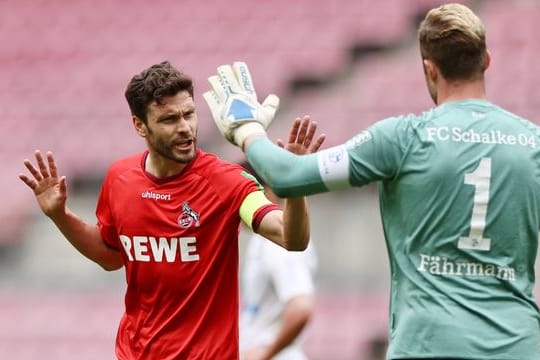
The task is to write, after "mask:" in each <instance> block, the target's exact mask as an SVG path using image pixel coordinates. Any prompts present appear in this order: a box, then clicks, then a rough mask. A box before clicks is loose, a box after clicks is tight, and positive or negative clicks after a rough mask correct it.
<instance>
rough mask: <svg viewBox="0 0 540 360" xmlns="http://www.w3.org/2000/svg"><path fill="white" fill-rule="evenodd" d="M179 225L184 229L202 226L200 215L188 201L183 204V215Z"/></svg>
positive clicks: (180, 217)
mask: <svg viewBox="0 0 540 360" xmlns="http://www.w3.org/2000/svg"><path fill="white" fill-rule="evenodd" d="M178 225H180V226H181V227H182V228H184V229H185V228H188V227H191V226H195V227H199V226H200V225H201V223H200V215H199V213H198V212H196V211H195V210H193V209H192V208H191V207H190V206H189V203H188V202H187V201H184V203H183V204H182V213H181V214H180V216H179V217H178Z"/></svg>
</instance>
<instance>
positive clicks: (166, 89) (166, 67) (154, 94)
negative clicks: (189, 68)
mask: <svg viewBox="0 0 540 360" xmlns="http://www.w3.org/2000/svg"><path fill="white" fill-rule="evenodd" d="M183 90H185V91H187V92H188V93H189V94H190V95H191V97H193V80H192V79H191V77H189V76H188V75H186V74H184V73H182V72H181V71H179V70H178V69H176V68H175V67H174V66H172V65H171V63H170V62H169V61H163V62H161V63H159V64H155V65H152V66H150V67H149V68H148V69H145V70H143V71H142V72H141V73H140V74H138V75H135V76H134V77H133V78H132V79H131V81H130V82H129V84H128V86H127V88H126V92H125V97H126V100H127V102H128V104H129V109H130V110H131V114H132V115H134V116H137V117H138V118H139V119H141V120H142V121H143V122H144V123H145V124H146V121H147V118H146V112H147V109H148V105H150V104H151V103H152V102H154V101H156V102H157V103H158V104H161V100H162V99H163V98H164V97H166V96H173V95H176V94H177V93H178V92H180V91H183Z"/></svg>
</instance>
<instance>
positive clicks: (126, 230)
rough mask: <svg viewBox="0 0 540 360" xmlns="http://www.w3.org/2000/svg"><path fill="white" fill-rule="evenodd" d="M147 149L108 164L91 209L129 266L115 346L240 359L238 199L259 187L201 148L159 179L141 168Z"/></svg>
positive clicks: (142, 352)
mask: <svg viewBox="0 0 540 360" xmlns="http://www.w3.org/2000/svg"><path fill="white" fill-rule="evenodd" d="M147 154H148V153H147V152H144V153H142V154H138V155H136V156H132V157H130V158H126V159H123V160H120V161H118V162H116V163H114V164H113V165H112V166H111V168H110V169H109V171H108V173H107V175H106V177H105V181H104V184H103V187H102V189H101V194H100V197H99V201H98V206H97V210H96V213H97V218H98V224H99V227H100V230H101V234H102V237H103V239H104V241H105V242H106V243H107V245H109V246H111V247H113V248H117V249H118V250H120V251H121V253H122V255H123V258H124V264H125V271H126V281H127V290H126V296H125V307H126V309H125V314H124V316H123V318H122V320H121V322H120V326H119V329H118V334H117V339H116V354H117V356H118V357H119V358H120V359H129V360H133V359H160V360H165V359H220V360H225V359H238V357H239V352H238V234H239V225H240V221H241V219H240V215H239V208H240V205H241V204H242V201H243V200H244V198H245V197H246V196H247V195H248V194H249V193H251V192H253V191H260V189H259V187H258V185H257V183H256V182H255V181H254V180H252V179H250V178H248V177H245V176H243V175H242V172H243V171H244V169H243V168H242V167H240V166H238V165H236V164H231V163H228V162H225V161H223V160H221V159H219V158H218V157H216V156H215V155H212V154H208V153H205V152H203V151H201V150H198V151H197V156H196V158H195V160H194V161H192V162H191V163H190V164H189V165H188V166H187V167H186V168H185V169H184V170H183V172H182V173H181V174H179V175H177V176H174V177H170V178H166V179H157V178H155V177H153V176H152V175H150V174H149V173H147V172H145V170H144V163H145V159H146V156H147Z"/></svg>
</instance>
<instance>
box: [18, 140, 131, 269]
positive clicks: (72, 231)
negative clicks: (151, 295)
mask: <svg viewBox="0 0 540 360" xmlns="http://www.w3.org/2000/svg"><path fill="white" fill-rule="evenodd" d="M34 155H35V158H36V163H37V167H36V166H34V164H33V163H32V162H31V161H30V160H28V159H25V160H24V165H25V166H26V168H27V169H28V171H29V172H30V175H28V174H22V173H21V174H19V178H20V179H21V180H22V181H23V182H24V183H25V184H26V185H27V186H28V187H29V188H30V189H31V190H32V191H33V193H34V196H35V197H36V200H37V203H38V204H39V207H40V208H41V210H42V211H43V213H44V214H45V215H47V216H48V217H49V218H50V219H51V220H52V221H53V223H54V224H55V225H56V226H57V227H58V229H59V230H60V231H61V232H62V234H63V235H64V236H65V237H66V238H67V239H68V240H69V242H70V243H71V244H72V245H73V246H74V247H75V248H76V249H77V250H78V251H79V252H80V253H81V254H83V255H84V256H86V257H87V258H89V259H90V260H92V261H94V262H96V263H98V264H99V265H101V267H103V268H104V269H106V270H116V269H119V268H120V267H122V257H121V255H120V253H119V252H118V251H116V250H114V249H111V248H109V247H108V246H106V245H105V242H103V240H102V239H101V234H100V232H99V228H98V226H97V225H94V224H88V223H86V222H85V221H84V220H82V219H81V218H79V217H78V216H77V215H75V214H74V213H73V212H71V211H70V210H69V209H68V208H67V206H66V201H67V196H68V193H67V184H66V177H65V176H59V175H58V169H57V166H56V162H55V160H54V155H53V154H52V152H48V153H47V159H46V161H45V159H44V158H43V155H42V153H41V151H39V150H36V151H35V154H34Z"/></svg>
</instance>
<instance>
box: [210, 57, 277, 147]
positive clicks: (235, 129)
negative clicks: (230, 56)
mask: <svg viewBox="0 0 540 360" xmlns="http://www.w3.org/2000/svg"><path fill="white" fill-rule="evenodd" d="M208 82H209V84H210V90H209V91H206V92H205V93H204V94H203V98H204V99H205V101H206V103H207V104H208V107H209V108H210V112H211V113H212V118H213V119H214V122H215V123H216V125H217V127H218V129H219V131H220V133H221V134H222V135H223V136H224V137H225V138H226V139H227V140H229V141H230V142H231V143H233V144H234V145H237V146H240V147H241V148H242V147H243V144H244V141H245V140H246V138H247V137H249V136H250V135H253V134H265V130H266V128H267V127H268V125H270V123H271V122H272V120H273V118H274V116H275V114H276V111H277V109H278V107H279V98H278V97H277V96H276V95H273V94H271V95H268V96H267V97H266V99H265V100H264V101H263V102H262V103H259V101H258V99H257V93H256V92H255V87H254V85H253V80H252V78H251V74H250V72H249V69H248V67H247V65H246V64H245V63H244V62H240V61H237V62H235V63H233V64H232V66H231V65H221V66H219V67H218V68H217V75H212V76H210V77H209V78H208Z"/></svg>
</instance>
